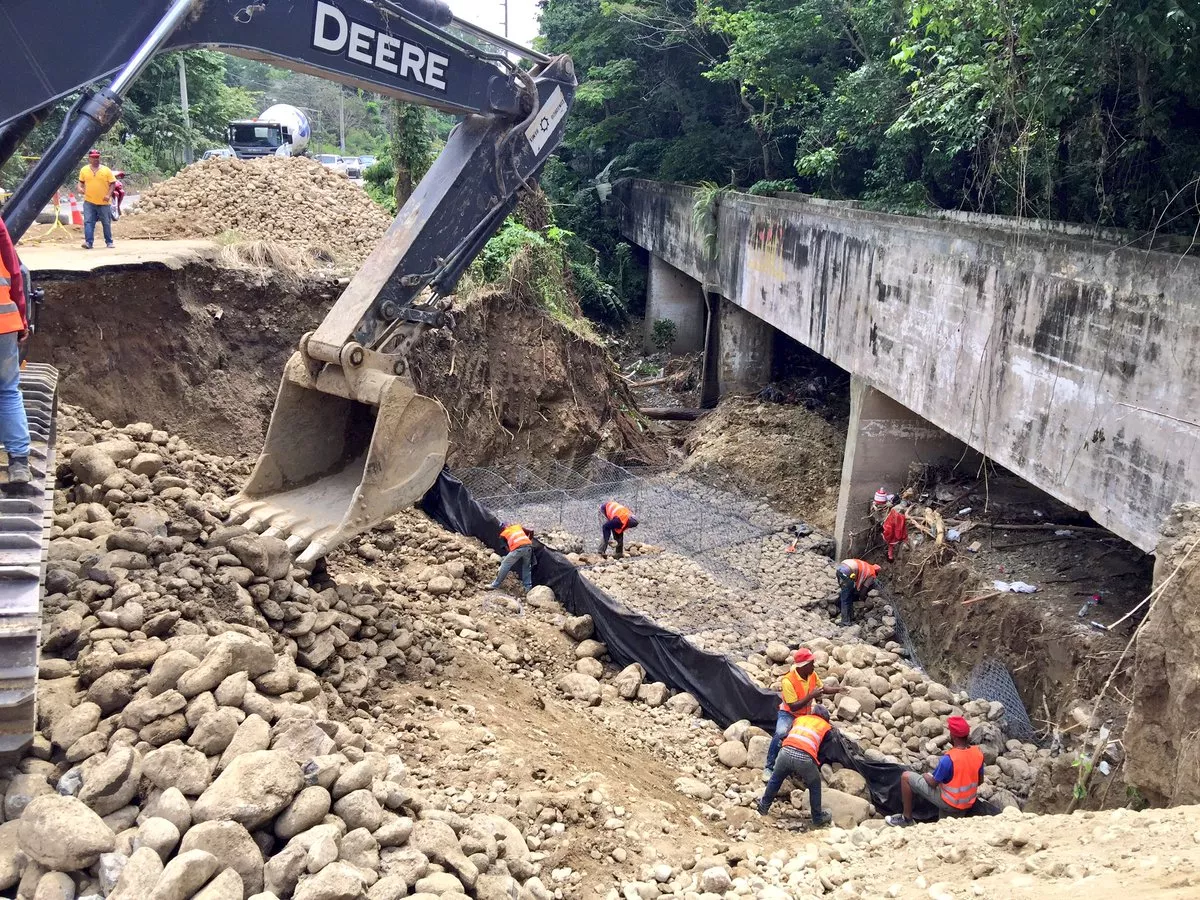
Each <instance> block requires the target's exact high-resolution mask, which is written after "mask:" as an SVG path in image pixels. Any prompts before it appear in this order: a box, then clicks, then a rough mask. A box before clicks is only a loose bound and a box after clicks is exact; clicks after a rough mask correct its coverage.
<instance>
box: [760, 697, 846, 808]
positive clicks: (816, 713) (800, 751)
mask: <svg viewBox="0 0 1200 900" xmlns="http://www.w3.org/2000/svg"><path fill="white" fill-rule="evenodd" d="M832 727H833V726H831V725H830V724H829V711H828V710H826V709H825V707H823V706H821V705H820V704H814V705H813V708H812V712H811V713H808V714H806V715H803V716H797V717H796V721H795V722H793V723H792V727H791V730H790V731H788V736H787V737H785V738H784V739H783V746H782V747H781V748H780V750H779V758H778V759H777V760H776V761H775V769H774V770H773V771H772V773H771V780H770V781H768V782H767V786H766V789H765V790H763V795H762V799H761V800H759V801H758V814H759V815H760V816H765V815H766V814H767V811H768V810H769V809H770V808H771V804H772V803H773V802H774V801H775V795H776V794H778V793H779V789H780V788H781V787H783V783H784V781H786V780H787V779H788V778H796V779H798V780H799V781H803V782H804V786H805V787H806V788H808V808H809V809H810V810H812V820H813V824H814V825H828V824H829V823H830V821H831V820H832V819H833V816H831V815H830V814H829V813H827V812H825V811H824V810H823V809H821V764H820V762H818V760H819V759H820V756H821V742H822V741H824V740H825V736H826V735H827V734H829V732H830V730H831V729H832Z"/></svg>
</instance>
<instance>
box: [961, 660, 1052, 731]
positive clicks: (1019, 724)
mask: <svg viewBox="0 0 1200 900" xmlns="http://www.w3.org/2000/svg"><path fill="white" fill-rule="evenodd" d="M967 693H968V694H970V696H971V699H973V700H996V701H998V702H1000V703H1003V704H1004V717H1005V719H1007V720H1008V729H1007V731H1008V733H1009V734H1010V735H1012V736H1013V737H1015V738H1018V739H1019V740H1023V741H1029V740H1033V739H1034V738H1035V737H1036V734H1035V732H1034V729H1033V723H1032V722H1031V721H1030V720H1029V712H1028V711H1027V710H1026V709H1025V704H1024V702H1022V700H1021V695H1020V694H1019V693H1018V692H1017V686H1016V684H1014V683H1013V679H1012V675H1011V674H1010V673H1009V671H1008V667H1007V666H1005V665H1004V663H1002V662H1000V660H998V659H985V660H982V661H981V662H979V663H978V664H977V665H976V666H975V668H974V669H972V670H971V675H970V677H969V678H968V679H967Z"/></svg>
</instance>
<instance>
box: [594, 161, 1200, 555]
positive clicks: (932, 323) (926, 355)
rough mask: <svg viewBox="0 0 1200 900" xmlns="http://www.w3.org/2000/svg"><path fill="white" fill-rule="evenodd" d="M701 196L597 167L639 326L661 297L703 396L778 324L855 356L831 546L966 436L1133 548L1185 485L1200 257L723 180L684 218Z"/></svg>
mask: <svg viewBox="0 0 1200 900" xmlns="http://www.w3.org/2000/svg"><path fill="white" fill-rule="evenodd" d="M696 199H697V197H696V191H695V189H693V188H688V187H684V186H680V185H673V184H662V183H657V182H648V181H624V182H621V183H619V184H617V185H616V186H615V188H614V193H613V202H615V203H616V204H617V210H618V215H619V219H620V224H621V230H622V232H623V233H624V235H625V237H626V238H627V239H629V240H630V241H632V242H633V243H636V244H638V245H640V246H642V247H644V248H645V249H646V250H648V251H649V252H650V254H651V265H650V289H649V299H648V308H647V317H646V321H647V328H650V327H652V323H653V322H654V321H655V320H656V319H661V318H669V319H671V320H673V321H675V322H676V324H677V338H676V348H677V349H679V350H691V349H700V348H704V349H705V372H706V376H707V377H706V380H707V381H708V383H709V388H708V394H709V398H708V399H715V396H714V395H715V394H717V393H721V394H724V393H728V392H730V391H745V390H755V389H757V388H759V387H760V386H761V385H763V384H764V383H765V382H766V381H767V380H768V379H769V378H770V371H771V352H772V345H773V339H774V332H775V330H778V331H781V332H783V333H785V334H787V335H788V336H790V337H791V338H793V339H795V340H796V341H799V342H800V343H802V344H804V345H805V346H807V347H809V348H811V349H812V350H814V351H815V352H817V353H819V354H820V355H821V356H824V357H825V358H827V359H829V360H831V361H833V362H834V363H836V364H837V365H838V366H840V367H842V368H843V369H845V370H847V371H848V372H850V373H851V376H852V388H851V421H850V430H849V435H848V440H847V444H846V455H845V461H844V464H843V477H842V490H841V497H840V500H839V509H838V540H839V548H840V549H841V550H842V551H843V552H847V551H849V550H851V549H853V544H854V541H853V536H854V534H855V533H856V532H857V531H858V529H860V528H861V524H860V522H861V519H860V516H861V514H862V512H863V511H865V510H866V509H867V507H868V506H869V504H870V498H871V495H872V493H873V492H874V490H875V488H876V487H878V486H879V485H880V484H890V485H892V486H895V485H898V484H899V483H900V482H901V481H902V480H903V477H904V475H905V474H906V471H907V467H908V465H909V463H910V462H911V461H913V460H914V459H919V460H922V461H925V462H934V461H937V460H938V459H946V458H953V459H955V460H957V459H959V458H960V457H961V456H962V453H963V451H964V449H965V448H964V447H963V444H965V445H967V446H968V447H970V448H973V449H974V450H976V451H978V452H979V453H981V454H984V455H986V456H987V457H989V458H991V459H993V460H995V461H996V462H997V463H999V464H1000V465H1002V466H1004V467H1006V468H1008V469H1010V470H1011V471H1013V472H1015V473H1016V474H1018V475H1020V476H1021V477H1022V478H1025V479H1026V480H1027V481H1029V482H1031V483H1032V484H1034V485H1036V486H1037V487H1039V488H1041V489H1042V490H1044V491H1045V492H1047V493H1048V494H1050V495H1052V496H1054V497H1056V498H1057V499H1059V500H1061V501H1063V502H1065V503H1067V504H1069V505H1070V506H1072V507H1075V508H1076V509H1080V510H1085V511H1086V512H1088V513H1090V514H1091V515H1092V517H1093V518H1095V520H1096V521H1097V522H1099V523H1101V524H1102V525H1104V526H1105V527H1107V528H1109V529H1110V530H1112V531H1113V532H1115V533H1116V534H1119V535H1120V536H1122V537H1124V538H1125V539H1127V540H1129V541H1130V542H1132V543H1133V544H1135V545H1137V546H1138V547H1140V548H1142V549H1143V550H1147V551H1149V550H1153V549H1154V546H1155V544H1156V542H1157V540H1158V536H1159V529H1160V523H1161V522H1162V521H1163V519H1164V518H1165V516H1166V514H1167V512H1168V510H1169V509H1170V507H1171V505H1172V504H1173V503H1176V502H1179V501H1184V500H1200V459H1198V458H1197V448H1198V447H1200V261H1197V260H1196V259H1194V258H1185V257H1179V256H1174V255H1169V254H1164V253H1157V252H1149V251H1143V250H1136V249H1132V248H1127V247H1122V246H1121V245H1120V244H1119V237H1118V236H1116V235H1113V234H1111V233H1103V232H1098V231H1095V230H1089V229H1085V228H1077V227H1073V226H1069V225H1064V224H1061V223H1028V222H1020V221H1017V220H1010V219H1001V218H999V217H987V216H966V215H958V216H956V215H955V214H950V215H949V216H947V217H945V218H914V217H908V216H896V215H888V214H884V213H878V212H872V211H868V210H864V209H861V208H857V207H856V206H855V205H854V204H839V203H830V202H827V201H818V200H809V199H804V198H799V197H794V196H786V195H784V196H780V197H752V196H749V195H745V194H725V195H722V196H721V197H720V199H719V201H718V202H717V203H716V204H715V210H714V211H708V212H706V213H705V215H704V216H703V217H702V219H703V221H701V223H700V224H699V225H697V224H696V223H695V222H694V209H695V205H696ZM706 237H707V238H708V240H707V241H706ZM714 237H715V240H713V238H714Z"/></svg>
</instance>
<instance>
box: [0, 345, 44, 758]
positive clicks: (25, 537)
mask: <svg viewBox="0 0 1200 900" xmlns="http://www.w3.org/2000/svg"><path fill="white" fill-rule="evenodd" d="M21 393H22V394H23V395H24V398H25V412H26V414H27V415H28V417H29V437H30V444H31V446H30V452H29V464H30V469H31V470H32V472H33V481H32V482H30V483H29V484H27V485H10V484H8V483H7V481H5V480H3V478H0V753H8V752H11V751H15V750H19V749H21V748H22V747H23V746H24V745H25V744H27V743H28V742H29V740H30V738H31V737H32V736H33V733H34V729H35V727H36V724H37V721H36V719H37V710H36V706H37V674H38V651H39V648H40V646H41V635H42V594H43V592H44V589H45V584H46V553H47V550H48V548H49V545H50V528H51V526H52V525H53V522H54V439H55V416H56V414H57V412H58V409H57V407H58V370H57V369H55V368H54V367H52V366H48V365H44V364H40V363H27V364H26V365H25V366H24V367H23V368H22V370H21Z"/></svg>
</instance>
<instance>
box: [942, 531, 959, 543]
mask: <svg viewBox="0 0 1200 900" xmlns="http://www.w3.org/2000/svg"><path fill="white" fill-rule="evenodd" d="M960 537H962V534H960V533H959V530H958V529H957V528H951V529H948V530H947V531H946V540H948V541H951V542H956V541H958V539H959V538H960Z"/></svg>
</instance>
